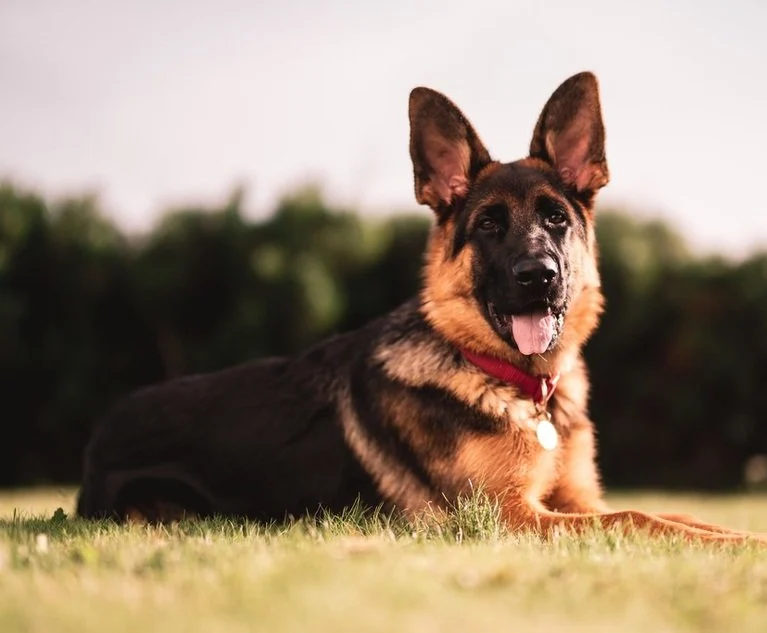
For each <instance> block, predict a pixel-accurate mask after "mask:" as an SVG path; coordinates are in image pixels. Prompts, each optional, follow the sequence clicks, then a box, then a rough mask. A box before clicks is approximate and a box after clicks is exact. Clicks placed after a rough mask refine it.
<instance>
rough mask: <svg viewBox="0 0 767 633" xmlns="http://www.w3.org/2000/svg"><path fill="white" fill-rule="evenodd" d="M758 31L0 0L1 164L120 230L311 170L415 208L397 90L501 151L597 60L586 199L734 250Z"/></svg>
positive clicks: (512, 148)
mask: <svg viewBox="0 0 767 633" xmlns="http://www.w3.org/2000/svg"><path fill="white" fill-rule="evenodd" d="M766 28H767V2H764V0H731V1H729V2H712V1H710V0H699V1H697V2H695V1H694V0H676V1H674V2H671V1H667V2H662V1H660V0H643V2H641V3H640V2H637V3H624V2H616V1H614V0H612V1H609V0H608V1H601V0H579V1H578V2H571V1H567V0H552V1H548V2H533V1H531V0H527V1H525V2H514V1H509V0H506V1H493V0H472V1H470V2H449V1H448V0H441V1H433V0H410V1H408V0H388V1H387V2H370V1H366V0H324V1H322V2H318V1H313V0H283V1H281V2H274V1H270V2H265V1H264V0H250V1H238V0H187V1H186V2H180V1H172V0H153V1H151V2H150V1H147V0H133V1H131V2H127V1H120V2H117V1H114V0H0V179H11V180H12V181H13V182H15V183H18V184H20V185H22V186H28V187H34V188H39V189H40V190H41V191H43V192H44V193H46V194H47V195H50V196H62V195H70V194H77V193H81V192H86V191H87V192H96V193H98V195H99V196H100V199H101V201H102V203H103V206H104V207H105V208H106V209H107V211H108V212H109V214H110V216H111V217H113V218H115V219H116V220H117V221H118V222H119V224H120V225H121V226H122V227H124V228H125V229H126V230H130V231H143V230H146V229H148V228H149V227H151V226H152V223H153V221H154V220H155V219H156V218H157V216H158V214H159V213H161V212H162V211H163V210H164V209H167V208H168V207H177V206H180V205H184V204H193V203H202V204H217V203H220V202H221V201H223V200H225V199H226V198H228V196H229V194H230V193H231V191H232V190H233V188H234V187H235V186H238V185H244V186H245V187H246V190H247V197H246V206H247V209H248V214H249V215H252V216H253V217H261V216H263V215H264V214H266V213H268V212H269V211H270V210H271V209H273V208H274V205H275V203H276V201H277V200H278V199H279V198H280V196H282V195H283V194H285V193H286V192H287V191H290V190H291V188H293V187H295V186H297V185H299V184H301V183H304V182H307V181H318V182H320V183H322V184H323V187H324V190H325V192H326V194H327V196H328V198H329V199H330V201H332V202H333V203H336V204H339V205H345V206H352V207H355V208H358V209H360V210H361V211H362V212H365V213H381V212H387V211H399V210H415V209H417V208H418V207H417V205H416V203H415V201H414V198H413V184H412V170H411V169H412V168H411V164H410V159H409V156H408V125H407V99H408V94H409V92H410V90H411V89H412V88H413V87H415V86H418V85H425V86H429V87H431V88H434V89H436V90H439V91H441V92H443V93H445V94H446V95H448V96H449V97H450V98H451V99H452V100H453V101H455V102H456V103H457V104H458V106H459V107H460V108H461V109H462V110H463V112H464V113H465V114H466V115H467V116H468V118H469V119H470V120H471V121H472V123H473V124H474V127H475V129H476V130H477V132H478V133H479V135H480V136H481V137H482V139H483V141H484V142H485V145H486V146H487V147H488V149H489V150H490V152H491V154H492V156H493V157H494V158H496V159H500V160H502V161H511V160H516V159H518V158H521V157H523V156H524V155H525V154H526V151H527V148H528V145H529V141H530V135H531V133H532V129H533V126H534V124H535V121H536V119H537V117H538V114H539V112H540V109H541V108H542V107H543V105H544V103H545V102H546V99H548V97H549V95H550V94H551V93H552V92H553V90H554V89H555V88H556V87H557V86H558V85H559V84H560V83H561V82H562V81H563V80H565V79H566V78H567V77H569V76H570V75H572V74H574V73H576V72H579V71H581V70H591V71H593V72H595V73H596V74H597V76H598V78H599V81H600V86H601V94H602V108H603V115H604V119H605V126H606V130H607V158H608V162H609V166H610V172H611V176H612V180H611V183H610V185H609V186H608V187H607V188H606V189H605V190H604V191H603V193H602V194H601V196H600V202H601V204H602V205H603V206H620V207H622V208H625V209H628V210H630V211H631V212H632V213H636V214H639V215H642V216H652V217H662V218H664V219H666V220H668V221H669V222H670V223H672V224H673V225H674V226H675V227H677V228H678V229H679V230H681V231H682V232H683V233H684V234H686V235H687V236H688V238H689V240H690V242H691V244H692V245H693V246H694V247H697V248H698V249H701V250H704V251H713V252H720V253H724V254H727V255H731V256H735V257H740V256H744V254H747V253H748V252H750V251H752V250H753V249H757V248H767V203H765V200H766V198H765V196H764V195H763V183H764V182H765V168H767V158H766V157H767V152H766V151H765V148H767V37H765V36H764V31H765V29H766ZM422 212H423V213H429V210H428V209H426V208H423V210H422Z"/></svg>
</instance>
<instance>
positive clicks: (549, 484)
mask: <svg viewBox="0 0 767 633" xmlns="http://www.w3.org/2000/svg"><path fill="white" fill-rule="evenodd" d="M475 406H477V407H479V408H480V410H481V411H482V412H483V413H484V414H485V415H487V416H488V417H489V418H491V419H492V420H493V421H494V423H495V425H496V426H495V428H496V430H495V431H494V432H490V433H479V432H468V431H467V432H466V433H464V435H463V437H462V438H461V440H460V442H459V446H458V451H457V460H456V461H457V464H458V467H459V468H458V471H459V472H460V473H461V477H462V478H467V479H468V480H470V481H471V482H472V485H474V486H476V485H482V486H484V487H486V488H487V489H488V491H489V492H493V493H505V494H506V493H510V492H511V493H513V494H515V495H518V496H522V497H524V498H527V499H536V500H538V499H541V498H543V497H545V496H546V495H547V494H548V493H550V492H551V490H552V489H553V487H554V486H555V485H556V481H557V477H558V470H559V463H560V455H561V453H562V446H563V443H564V440H565V438H564V437H563V435H562V432H561V429H559V428H557V423H556V420H554V419H550V418H549V416H548V415H547V414H546V412H545V410H542V409H541V408H540V407H538V406H536V405H535V403H533V402H532V401H531V400H529V399H522V398H520V397H519V396H518V395H517V393H516V392H515V391H514V390H513V389H512V388H506V387H498V388H492V389H487V390H486V391H485V392H484V393H483V395H482V397H481V398H480V399H478V400H477V402H476V405H475Z"/></svg>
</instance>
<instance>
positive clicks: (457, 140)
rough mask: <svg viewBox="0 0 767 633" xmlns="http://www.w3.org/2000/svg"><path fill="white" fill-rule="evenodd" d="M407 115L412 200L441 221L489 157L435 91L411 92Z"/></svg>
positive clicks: (471, 130) (465, 122) (458, 113)
mask: <svg viewBox="0 0 767 633" xmlns="http://www.w3.org/2000/svg"><path fill="white" fill-rule="evenodd" d="M409 115H410V158H412V160H413V175H414V177H415V198H416V200H417V201H418V202H419V203H421V204H428V205H429V206H430V207H431V208H432V209H434V211H435V212H436V213H437V216H438V218H439V219H440V220H442V219H444V218H445V217H446V216H447V215H448V214H449V212H450V209H451V207H452V206H453V204H454V203H455V202H456V201H458V200H460V199H462V198H464V197H465V196H466V193H467V192H468V190H469V187H470V186H471V183H472V181H473V180H474V178H475V177H476V175H477V174H478V173H479V171H480V170H481V169H482V168H483V167H484V166H485V165H487V164H488V163H489V162H490V155H489V154H488V153H487V150H486V149H485V146H484V145H482V141H480V140H479V137H478V136H477V133H476V132H475V131H474V128H472V127H471V124H470V123H469V121H468V120H467V119H466V117H465V116H463V114H462V113H461V111H460V110H459V109H458V108H457V107H455V105H453V103H452V102H451V101H450V100H449V99H448V98H447V97H445V96H444V95H442V94H440V93H439V92H435V91H434V90H430V89H429V88H415V89H413V91H412V92H411V93H410V108H409Z"/></svg>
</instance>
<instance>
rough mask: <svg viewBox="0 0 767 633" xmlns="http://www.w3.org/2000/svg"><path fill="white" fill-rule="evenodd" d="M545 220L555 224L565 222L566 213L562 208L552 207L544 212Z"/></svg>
mask: <svg viewBox="0 0 767 633" xmlns="http://www.w3.org/2000/svg"><path fill="white" fill-rule="evenodd" d="M546 222H548V223H549V224H553V225H555V226H557V225H560V224H564V223H565V222H567V214H566V213H565V212H564V211H563V210H562V209H552V210H551V211H549V212H548V213H547V214H546Z"/></svg>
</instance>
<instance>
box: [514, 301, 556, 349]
mask: <svg viewBox="0 0 767 633" xmlns="http://www.w3.org/2000/svg"><path fill="white" fill-rule="evenodd" d="M511 331H512V333H513V334H514V341H515V342H516V344H517V347H518V348H519V351H520V352H522V353H523V354H524V355H525V356H529V355H530V354H543V352H545V351H546V350H547V349H549V344H550V343H551V339H552V338H553V337H554V315H553V314H549V313H548V312H542V311H541V312H533V313H532V314H517V315H514V316H512V317H511Z"/></svg>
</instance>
